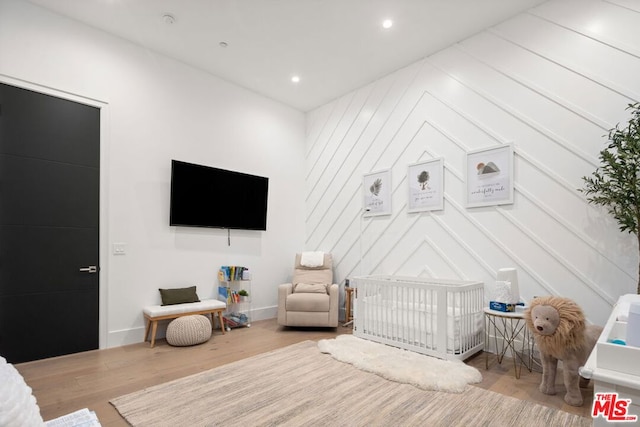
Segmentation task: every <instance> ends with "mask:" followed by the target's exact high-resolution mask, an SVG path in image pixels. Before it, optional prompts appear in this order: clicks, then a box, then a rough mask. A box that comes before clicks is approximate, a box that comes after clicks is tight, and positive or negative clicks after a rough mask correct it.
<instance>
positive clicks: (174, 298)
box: [159, 286, 200, 305]
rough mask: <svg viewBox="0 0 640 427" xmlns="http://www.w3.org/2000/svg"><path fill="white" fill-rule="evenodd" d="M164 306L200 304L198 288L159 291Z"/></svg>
mask: <svg viewBox="0 0 640 427" xmlns="http://www.w3.org/2000/svg"><path fill="white" fill-rule="evenodd" d="M159 291H160V297H161V298H162V305H172V304H182V303H185V302H200V299H199V298H198V294H197V293H196V287H195V286H190V287H188V288H176V289H159Z"/></svg>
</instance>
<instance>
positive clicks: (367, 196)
mask: <svg viewBox="0 0 640 427" xmlns="http://www.w3.org/2000/svg"><path fill="white" fill-rule="evenodd" d="M362 192H363V195H364V208H365V213H364V216H376V215H391V170H390V169H385V170H382V171H378V172H371V173H366V174H364V176H363V179H362ZM367 209H368V210H367Z"/></svg>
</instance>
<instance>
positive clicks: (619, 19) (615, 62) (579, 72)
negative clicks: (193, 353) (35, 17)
mask: <svg viewBox="0 0 640 427" xmlns="http://www.w3.org/2000/svg"><path fill="white" fill-rule="evenodd" d="M638 76H640V6H639V5H638V2H637V1H631V0H612V1H607V2H604V1H591V0H589V1H587V0H566V1H564V0H558V1H556V0H552V1H550V2H548V3H545V4H543V5H542V6H540V7H537V8H535V9H533V10H531V11H530V13H525V14H522V15H520V16H518V17H516V18H514V19H511V20H509V21H507V22H504V23H502V24H500V25H498V26H496V27H494V28H492V29H489V30H487V31H485V32H483V33H481V34H478V35H476V36H474V37H471V38H470V39H468V40H465V41H463V42H461V43H459V44H457V45H455V46H452V47H450V48H448V49H445V50H443V51H441V52H439V53H438V54H436V55H433V56H431V57H429V58H426V59H424V60H423V61H420V62H418V63H415V64H412V65H410V66H408V67H406V68H404V69H402V70H399V71H398V72H396V73H393V74H391V75H389V76H387V77H385V78H383V79H381V80H379V81H377V82H375V83H373V84H370V85H368V86H366V87H363V88H361V89H359V90H357V91H354V92H352V93H349V94H346V95H344V96H343V97H341V98H340V99H338V100H336V101H334V102H332V103H330V104H327V105H325V106H323V107H321V108H318V109H317V110H314V111H313V112H311V113H309V114H308V117H307V137H306V139H307V149H306V157H307V162H308V165H309V167H308V168H307V172H306V189H307V190H306V191H307V192H306V216H305V217H306V227H307V233H306V235H307V238H306V248H307V249H310V250H325V251H330V252H333V254H334V255H335V257H336V273H337V280H338V281H340V282H342V281H344V279H345V278H347V277H352V276H354V275H358V274H363V273H364V274H368V273H383V274H404V275H417V276H425V277H438V278H450V279H475V280H482V281H484V282H485V283H487V282H492V281H495V279H496V272H497V270H498V269H500V268H503V267H516V268H517V269H518V274H519V280H520V290H521V294H522V296H523V297H524V298H525V299H531V298H532V297H533V296H535V295H545V294H558V295H563V296H567V297H571V298H573V299H575V300H576V301H577V302H578V303H579V304H580V305H581V306H582V307H583V308H584V310H585V312H586V313H587V316H588V317H589V319H590V320H591V321H593V322H595V323H600V324H604V323H605V322H606V319H607V317H608V315H609V313H610V310H611V307H612V304H613V303H614V302H615V301H616V300H617V298H618V297H619V296H620V295H622V294H625V293H635V289H636V280H637V274H638V272H637V269H638V246H637V242H636V239H635V236H632V235H628V234H622V233H620V232H619V231H618V228H617V224H616V222H615V220H613V219H612V218H611V217H610V216H609V215H607V214H606V212H605V211H604V210H602V209H599V208H596V207H593V206H591V205H589V204H588V203H587V202H586V199H585V197H584V195H583V194H582V193H579V192H578V191H577V189H578V188H582V187H583V182H582V179H581V177H582V176H585V175H590V174H591V173H592V172H593V171H594V170H595V168H596V167H597V166H598V164H599V161H598V153H599V151H600V150H601V149H603V148H604V147H605V142H606V138H603V135H605V134H606V133H607V131H608V129H610V128H612V127H614V126H615V125H616V123H618V122H624V121H625V120H626V118H627V117H628V114H627V113H626V112H625V108H626V106H627V104H629V103H631V102H635V101H637V100H639V99H640V79H639V78H638ZM509 142H513V143H514V147H515V159H514V167H515V180H514V181H515V196H514V203H513V204H512V205H505V206H500V207H483V208H466V207H465V197H464V194H465V183H464V167H465V153H466V151H468V150H474V149H478V148H484V147H492V146H499V145H500V144H505V143H509ZM439 156H442V157H444V160H445V172H444V182H445V191H444V192H445V194H444V200H445V201H444V210H442V211H437V212H432V213H424V212H423V213H407V182H406V172H407V165H408V164H410V163H414V162H418V161H421V160H427V159H430V158H433V157H439ZM386 168H391V170H392V186H393V195H392V205H393V208H392V214H391V215H390V216H382V217H375V218H365V219H364V220H363V224H362V225H363V238H362V245H363V253H362V256H363V262H362V265H361V263H360V256H361V252H360V239H359V227H360V225H359V221H360V213H361V209H362V203H363V202H362V199H363V196H362V174H363V173H367V172H372V171H378V170H381V169H386Z"/></svg>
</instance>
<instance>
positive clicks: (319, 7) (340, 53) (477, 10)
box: [29, 0, 545, 111]
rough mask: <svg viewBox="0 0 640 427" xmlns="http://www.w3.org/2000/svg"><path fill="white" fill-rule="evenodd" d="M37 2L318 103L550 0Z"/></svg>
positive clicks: (281, 96) (304, 106) (296, 102)
mask: <svg viewBox="0 0 640 427" xmlns="http://www.w3.org/2000/svg"><path fill="white" fill-rule="evenodd" d="M29 1H30V2H31V3H34V4H37V5H40V6H42V7H44V8H47V9H50V10H52V11H55V12H57V13H60V14H62V15H66V16H69V17H72V18H74V19H77V20H79V21H82V22H85V23H87V24H89V25H91V26H94V27H96V28H100V29H102V30H105V31H107V32H110V33H113V34H115V35H118V36H120V37H122V38H125V39H128V40H131V41H133V42H135V43H137V44H139V45H142V46H145V47H146V48H148V49H150V50H152V51H155V52H159V53H162V54H165V55H167V56H170V57H173V58H176V59H178V60H180V61H182V62H184V63H187V64H190V65H192V66H194V67H197V68H200V69H203V70H206V71H208V72H210V73H211V74H214V75H216V76H218V77H221V78H223V79H225V80H227V81H230V82H233V83H235V84H238V85H240V86H243V87H245V88H248V89H251V90H253V91H255V92H258V93H261V94H263V95H265V96H267V97H270V98H272V99H275V100H278V101H280V102H283V103H285V104H287V105H290V106H292V107H294V108H296V109H299V110H302V111H309V110H311V109H314V108H316V107H318V106H320V105H323V104H325V103H327V102H329V101H331V100H333V99H335V98H337V97H339V96H341V95H344V94H345V93H348V92H350V91H352V90H354V89H356V88H359V87H361V86H364V85H366V84H368V83H370V82H372V81H374V80H376V79H378V78H380V77H382V76H384V75H386V74H389V73H391V72H393V71H395V70H398V69H400V68H402V67H404V66H407V65H409V64H411V63H413V62H415V61H417V60H419V59H421V58H424V57H426V56H429V55H431V54H433V53H435V52H437V51H439V50H441V49H443V48H445V47H447V46H450V45H452V44H454V43H456V42H458V41H460V40H463V39H465V38H467V37H469V36H471V35H473V34H476V33H478V32H480V31H482V30H484V29H486V28H488V27H491V26H493V25H496V24H498V23H499V22H502V21H504V20H506V19H508V18H510V17H512V16H514V15H516V14H518V13H520V12H522V11H524V10H527V9H529V8H531V7H534V6H536V5H539V4H541V3H543V2H544V1H545V0H29ZM165 14H171V15H172V16H173V17H175V21H174V23H173V24H167V23H166V22H165V19H163V15H165ZM384 19H392V20H393V26H392V27H391V28H390V29H387V30H385V29H383V28H382V21H383V20H384ZM221 42H226V43H227V47H221V46H220V43H221ZM293 75H299V76H300V82H299V83H297V84H293V83H292V82H291V77H292V76H293Z"/></svg>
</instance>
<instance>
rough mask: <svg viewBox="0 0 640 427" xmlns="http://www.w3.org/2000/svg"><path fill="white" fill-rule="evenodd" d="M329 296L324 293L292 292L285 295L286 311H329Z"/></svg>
mask: <svg viewBox="0 0 640 427" xmlns="http://www.w3.org/2000/svg"><path fill="white" fill-rule="evenodd" d="M330 301H331V298H330V297H329V295H327V294H326V293H324V294H318V293H293V294H291V295H288V296H287V301H286V303H285V304H286V307H287V311H322V312H324V311H329V302H330Z"/></svg>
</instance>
